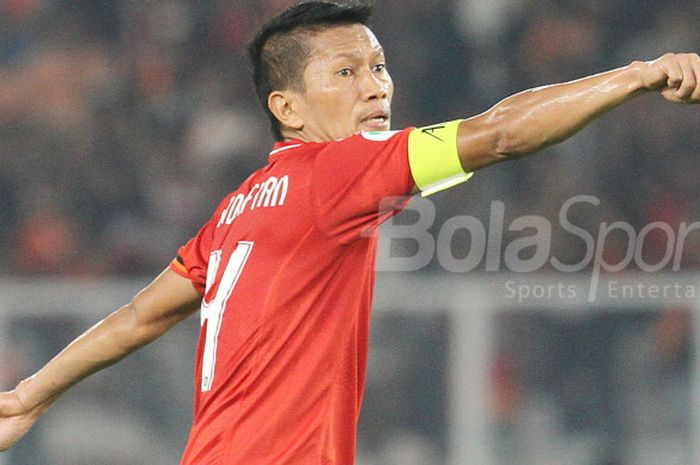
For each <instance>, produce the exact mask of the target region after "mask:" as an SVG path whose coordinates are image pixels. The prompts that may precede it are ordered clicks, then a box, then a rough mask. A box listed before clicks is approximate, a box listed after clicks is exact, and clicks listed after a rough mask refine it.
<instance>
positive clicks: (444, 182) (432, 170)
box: [408, 120, 474, 197]
mask: <svg viewBox="0 0 700 465" xmlns="http://www.w3.org/2000/svg"><path fill="white" fill-rule="evenodd" d="M461 122H462V120H457V121H450V122H449V123H443V124H435V125H433V126H428V127H425V128H417V129H414V130H413V131H412V132H411V134H409V135H408V163H409V165H410V166H411V174H412V175H413V180H414V181H415V183H416V186H418V189H420V191H421V196H423V197H427V196H429V195H432V194H435V193H436V192H440V191H443V190H445V189H449V188H450V187H453V186H456V185H457V184H461V183H463V182H465V181H467V180H468V179H469V178H471V177H472V175H473V174H474V173H466V172H465V171H464V169H463V168H462V164H461V163H460V162H459V154H458V153H457V130H458V129H459V123H461Z"/></svg>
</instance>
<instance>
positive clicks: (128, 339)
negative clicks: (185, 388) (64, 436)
mask: <svg viewBox="0 0 700 465" xmlns="http://www.w3.org/2000/svg"><path fill="white" fill-rule="evenodd" d="M200 301H201V296H200V295H199V294H198V293H197V292H196V291H195V289H194V288H193V286H192V283H191V282H190V281H189V280H188V279H185V278H183V277H181V276H179V275H178V274H176V273H175V272H173V271H172V270H170V269H166V270H165V271H164V272H163V273H161V274H160V276H158V277H157V278H156V279H155V280H154V281H153V282H152V283H151V284H150V285H149V286H148V287H146V288H145V289H144V290H142V291H141V292H140V293H139V294H138V295H136V297H134V299H133V300H132V301H131V303H129V304H128V305H125V306H124V307H122V308H120V309H119V310H117V311H116V312H114V313H112V314H111V315H109V316H108V317H107V318H105V319H104V320H102V321H101V322H99V323H98V324H96V325H95V326H93V327H92V328H90V329H89V330H87V331H86V332H85V333H84V334H83V335H81V336H80V337H78V338H77V339H75V340H74V341H73V342H72V343H71V344H70V345H68V346H67V347H66V348H65V349H64V350H63V351H62V352H61V353H59V354H58V355H57V356H56V357H55V358H54V359H53V360H51V361H50V362H49V363H47V364H46V365H45V366H44V367H43V368H42V369H41V370H40V371H38V372H37V373H36V374H34V375H33V376H31V377H30V378H27V379H26V380H24V381H22V382H21V383H19V385H18V386H17V387H16V388H15V389H14V390H13V391H10V392H5V393H0V451H4V450H7V449H9V448H10V447H11V446H12V445H13V444H14V443H15V442H17V441H18V440H19V439H20V438H22V436H24V434H26V432H27V431H28V430H29V429H30V428H31V427H32V425H33V424H34V423H35V422H36V421H37V420H38V419H39V418H40V417H41V415H42V414H43V413H44V412H45V411H46V410H47V409H48V408H49V407H50V406H51V404H52V403H53V402H54V401H55V400H56V399H57V398H58V397H59V396H60V395H61V394H62V393H63V392H65V391H66V390H67V389H68V388H70V387H71V386H73V385H74V384H76V383H77V382H79V381H80V380H82V379H84V378H86V377H87V376H89V375H91V374H93V373H95V372H97V371H99V370H101V369H103V368H106V367H108V366H110V365H112V364H114V363H115V362H117V361H119V360H121V359H122V358H124V357H126V356H127V355H129V354H130V353H132V352H134V351H135V350H137V349H138V348H140V347H143V346H144V345H146V344H148V343H149V342H151V341H153V340H155V339H156V338H158V337H159V336H161V335H162V334H164V333H165V332H166V331H168V330H169V329H170V328H172V327H173V326H175V325H176V324H177V323H179V322H180V321H182V320H184V319H185V318H187V317H188V316H190V315H191V314H192V313H194V312H195V311H196V310H197V309H198V308H199V304H200Z"/></svg>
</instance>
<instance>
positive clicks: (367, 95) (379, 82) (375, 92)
mask: <svg viewBox="0 0 700 465" xmlns="http://www.w3.org/2000/svg"><path fill="white" fill-rule="evenodd" d="M360 85H361V92H362V97H363V100H383V99H385V98H387V95H388V89H389V84H388V83H387V82H386V81H385V80H384V79H381V78H380V77H379V76H377V75H376V74H375V73H374V72H373V70H368V71H366V72H365V73H363V75H362V80H361V83H360Z"/></svg>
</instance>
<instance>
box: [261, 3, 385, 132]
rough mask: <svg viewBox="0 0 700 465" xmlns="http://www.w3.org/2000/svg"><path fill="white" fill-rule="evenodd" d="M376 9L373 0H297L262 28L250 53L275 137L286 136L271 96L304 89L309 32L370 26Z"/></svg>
mask: <svg viewBox="0 0 700 465" xmlns="http://www.w3.org/2000/svg"><path fill="white" fill-rule="evenodd" d="M373 11H374V6H373V2H372V1H364V2H361V3H344V4H340V3H336V2H329V1H307V2H301V3H297V4H295V5H294V6H292V7H290V8H289V9H287V10H286V11H284V12H283V13H281V14H279V15H278V16H275V17H274V18H272V19H270V20H269V21H268V22H267V23H266V24H265V25H264V26H263V27H262V28H261V29H260V31H259V32H258V34H257V35H256V37H255V39H253V41H252V42H251V43H250V45H249V46H248V57H249V59H250V63H251V65H252V67H253V81H254V82H255V91H256V93H257V95H258V99H259V100H260V104H261V105H262V107H263V110H265V113H266V114H267V117H268V118H269V119H270V125H271V128H272V134H273V136H274V137H275V140H278V141H281V140H283V137H282V127H281V124H280V122H279V121H278V120H277V118H275V116H274V115H273V114H272V112H271V111H270V109H269V108H268V105H267V99H268V97H269V96H270V94H271V93H272V92H273V91H275V90H287V89H293V90H297V91H300V92H303V91H304V78H303V75H304V68H305V67H306V64H307V61H308V58H309V53H310V50H309V47H308V45H307V44H306V40H305V39H306V38H307V37H305V36H307V35H308V34H313V33H317V32H320V31H323V30H326V29H328V28H332V27H335V26H344V25H349V24H363V25H365V26H367V25H368V24H369V20H370V18H371V17H372V13H373Z"/></svg>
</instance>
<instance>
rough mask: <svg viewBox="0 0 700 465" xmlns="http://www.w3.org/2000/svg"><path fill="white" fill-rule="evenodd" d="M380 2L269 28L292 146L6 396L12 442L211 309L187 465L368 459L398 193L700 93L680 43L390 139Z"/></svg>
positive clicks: (264, 42) (275, 81) (280, 107)
mask: <svg viewBox="0 0 700 465" xmlns="http://www.w3.org/2000/svg"><path fill="white" fill-rule="evenodd" d="M370 13H371V9H370V8H369V7H367V6H349V5H337V4H334V3H327V2H307V3H302V4H300V5H297V6H295V7H292V8H291V9H289V10H288V11H286V12H284V13H283V14H281V15H280V16H278V17H276V18H274V19H272V20H271V21H270V22H269V23H268V24H267V25H266V26H265V27H264V28H263V29H262V31H261V32H260V33H259V34H258V36H257V37H256V39H255V40H254V41H253V43H252V44H251V47H250V56H251V60H252V63H253V66H254V78H255V84H256V88H257V91H258V95H259V97H260V99H261V102H262V104H263V107H264V108H265V110H266V111H267V113H268V116H269V117H270V121H271V123H272V130H273V133H274V135H275V138H276V139H277V141H278V142H277V144H276V146H275V147H274V149H273V150H272V151H271V152H270V159H269V164H268V165H267V166H266V167H265V168H263V169H261V170H259V171H257V172H255V173H253V174H252V175H251V176H250V178H248V179H247V180H246V181H245V182H244V183H243V184H242V185H241V186H240V187H239V188H238V189H237V190H236V191H234V192H233V193H231V194H230V195H228V196H227V197H226V198H224V200H223V201H222V202H221V204H220V205H219V206H218V208H217V209H216V211H215V212H214V215H213V216H212V218H211V220H210V221H209V222H208V223H207V224H206V225H204V227H203V228H202V229H201V230H200V231H199V233H198V234H197V235H196V236H195V237H194V238H193V239H192V240H191V241H190V242H188V243H187V244H186V245H185V246H183V247H182V248H181V249H180V251H179V254H178V257H177V259H176V260H174V261H173V262H172V263H171V265H170V266H169V267H168V268H167V269H166V270H165V271H164V272H163V273H162V274H161V275H160V276H158V277H157V278H156V279H155V280H154V281H153V282H152V283H151V284H150V285H149V286H148V287H146V288H145V289H144V290H143V291H142V292H141V293H139V294H138V295H137V296H136V297H135V298H134V299H133V301H132V302H131V303H129V304H128V305H126V306H124V307H123V308H121V309H119V310H117V311H116V312H115V313H113V314H112V315H110V316H108V317H107V318H106V319H105V320H103V321H102V322H100V323H99V324H98V325H96V326H94V327H93V328H91V329H90V330H89V331H87V332H86V333H85V334H84V335H83V336H81V337H80V338H78V339H76V340H75V341H74V342H73V343H72V344H70V345H69V346H68V347H67V348H66V349H65V350H64V351H63V352H61V353H60V354H59V355H58V356H56V357H55V358H54V359H53V360H51V361H50V362H49V363H48V364H47V365H46V366H45V367H44V368H43V369H42V370H40V371H39V372H38V373H36V374H35V375H34V376H32V377H30V378H28V379H26V380H25V381H22V382H21V383H20V384H19V385H18V386H17V387H16V389H15V390H13V391H11V392H7V393H2V394H0V450H5V449H7V448H9V447H10V446H11V445H12V444H13V443H15V442H16V441H17V440H19V439H20V438H21V437H22V436H23V435H24V434H25V433H26V432H27V431H28V430H29V428H30V427H31V426H32V425H33V424H34V423H35V422H36V421H37V420H38V419H39V418H40V417H41V415H42V414H43V413H44V412H45V411H46V410H47V409H48V408H49V406H50V405H51V404H52V403H53V402H54V401H55V400H56V399H57V398H58V397H59V396H60V394H61V393H63V392H65V391H66V390H67V389H68V388H69V387H70V386H72V385H74V384H75V383H77V382H78V381H80V380H81V379H83V378H85V377H86V376H88V375H90V374H91V373H94V372H95V371H97V370H99V369H102V368H104V367H106V366H108V365H111V364H112V363H114V362H116V361H117V360H120V359H121V358H123V357H125V356H126V355H128V354H130V353H131V352H133V351H134V350H136V349H138V348H139V347H142V346H143V345H145V344H147V343H149V342H151V341H153V340H154V339H156V338H157V337H159V336H160V335H162V334H163V333H164V332H166V331H167V330H168V329H169V328H171V327H172V326H173V325H175V324H177V323H178V322H180V321H182V320H183V319H185V318H186V317H188V316H190V315H191V314H193V313H194V312H195V311H197V310H198V309H201V321H202V332H201V338H200V343H199V348H198V356H197V367H196V373H197V375H196V376H197V379H196V386H197V394H196V397H195V418H194V424H193V426H192V432H191V435H190V439H189V442H188V444H187V447H186V450H185V453H184V456H183V459H182V464H184V465H232V464H245V465H273V464H274V465H310V464H326V465H352V464H353V463H354V454H355V437H356V426H357V419H358V415H359V411H360V405H361V401H362V391H363V386H364V380H365V366H366V361H367V349H368V334H369V315H370V302H371V300H372V288H373V283H374V257H375V250H376V238H375V237H374V236H373V235H372V234H368V233H367V231H369V230H371V229H372V228H374V227H375V226H376V225H378V224H379V223H381V222H382V220H384V219H386V218H387V217H389V216H390V215H392V214H394V213H395V212H396V211H398V210H400V209H401V208H402V206H403V205H404V204H405V201H402V200H399V201H395V202H394V203H389V204H387V203H386V202H383V199H386V198H406V196H408V195H410V194H411V193H413V192H417V191H421V193H422V194H423V195H429V194H431V193H433V192H438V191H440V190H442V189H445V188H448V187H451V186H453V185H456V184H459V183H461V182H463V181H466V180H467V179H468V178H469V176H470V175H471V173H472V172H474V171H476V170H478V169H481V168H484V167H486V166H489V165H492V164H494V163H497V162H500V161H504V160H510V159H516V158H520V157H522V156H524V155H527V154H530V153H533V152H535V151H537V150H540V149H542V148H544V147H546V146H548V145H551V144H553V143H556V142H558V141H561V140H564V139H566V138H567V137H569V136H571V135H573V134H574V133H576V132H577V131H578V130H579V129H581V128H582V127H583V126H584V125H585V124H586V123H588V122H590V121H591V120H593V119H595V118H596V117H598V116H600V115H602V114H603V113H604V112H606V111H608V110H610V109H612V108H613V107H615V106H617V105H619V104H621V103H623V102H625V101H627V100H629V99H630V98H632V97H633V96H635V95H638V94H641V93H643V92H646V91H659V92H660V93H661V95H662V96H663V97H665V98H666V99H667V100H670V101H672V102H676V103H697V102H699V101H700V85H698V79H699V78H700V58H699V57H698V55H697V54H681V55H675V54H667V55H664V56H663V57H661V58H659V59H658V60H655V61H651V62H634V63H632V64H630V65H628V66H625V67H622V68H619V69H616V70H613V71H609V72H606V73H602V74H598V75H595V76H590V77H587V78H584V79H580V80H577V81H573V82H569V83H564V84H557V85H552V86H547V87H542V88H538V89H533V90H529V91H525V92H522V93H520V94H517V95H514V96H512V97H510V98H508V99H505V100H504V101H502V102H500V103H499V104H497V105H496V106H494V107H493V108H492V109H490V110H489V111H487V112H485V113H483V114H481V115H478V116H475V117H472V118H470V119H465V120H458V121H452V122H448V123H442V124H436V125H433V126H429V127H426V128H418V129H414V128H408V129H404V130H402V131H395V132H390V131H389V129H390V118H391V111H390V104H391V99H392V96H393V91H394V88H393V84H392V81H391V78H390V76H389V74H388V72H387V68H386V65H385V58H384V51H383V50H382V47H381V46H380V44H379V42H378V41H377V39H376V37H375V36H374V34H373V33H372V32H371V30H370V29H369V28H368V27H367V26H366V24H367V22H368V20H369V17H370ZM380 204H382V205H384V208H380Z"/></svg>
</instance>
